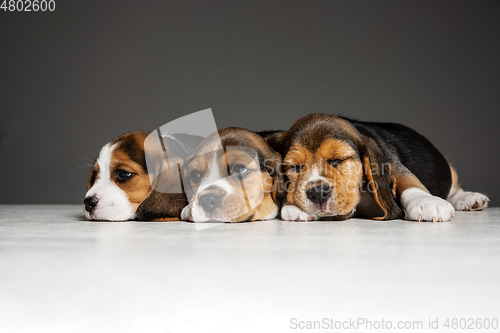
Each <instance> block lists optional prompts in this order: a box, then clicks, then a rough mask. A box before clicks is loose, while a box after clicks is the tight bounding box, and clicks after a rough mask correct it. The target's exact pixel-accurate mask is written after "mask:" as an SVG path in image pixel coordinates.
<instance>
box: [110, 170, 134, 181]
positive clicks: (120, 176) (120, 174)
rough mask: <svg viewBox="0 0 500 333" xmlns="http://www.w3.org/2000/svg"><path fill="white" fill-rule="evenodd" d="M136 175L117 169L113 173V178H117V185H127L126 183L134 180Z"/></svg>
mask: <svg viewBox="0 0 500 333" xmlns="http://www.w3.org/2000/svg"><path fill="white" fill-rule="evenodd" d="M135 175H136V174H135V173H133V172H128V171H125V170H122V169H116V170H115V171H113V177H115V180H116V182H117V183H125V182H126V181H129V180H130V179H132V178H133V177H134V176H135Z"/></svg>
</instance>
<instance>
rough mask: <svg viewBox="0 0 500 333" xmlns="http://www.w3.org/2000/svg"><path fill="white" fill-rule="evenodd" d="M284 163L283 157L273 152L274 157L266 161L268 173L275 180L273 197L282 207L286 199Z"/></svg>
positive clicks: (272, 191)
mask: <svg viewBox="0 0 500 333" xmlns="http://www.w3.org/2000/svg"><path fill="white" fill-rule="evenodd" d="M282 161H283V159H282V158H281V155H280V154H278V153H276V152H273V157H272V158H271V159H270V160H269V161H266V169H267V172H268V173H269V175H270V176H271V177H272V178H273V188H272V190H271V197H272V198H273V201H274V202H275V203H276V204H277V205H280V204H281V202H282V201H283V200H284V199H285V198H286V189H285V173H284V168H283V162H282Z"/></svg>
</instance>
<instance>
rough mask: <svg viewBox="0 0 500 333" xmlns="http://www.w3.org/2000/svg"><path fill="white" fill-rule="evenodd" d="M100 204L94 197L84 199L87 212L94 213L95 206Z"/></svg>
mask: <svg viewBox="0 0 500 333" xmlns="http://www.w3.org/2000/svg"><path fill="white" fill-rule="evenodd" d="M98 202H99V200H97V199H96V198H94V197H87V198H85V199H83V203H84V204H85V210H86V211H87V212H89V213H92V211H93V210H94V208H95V206H97V203H98Z"/></svg>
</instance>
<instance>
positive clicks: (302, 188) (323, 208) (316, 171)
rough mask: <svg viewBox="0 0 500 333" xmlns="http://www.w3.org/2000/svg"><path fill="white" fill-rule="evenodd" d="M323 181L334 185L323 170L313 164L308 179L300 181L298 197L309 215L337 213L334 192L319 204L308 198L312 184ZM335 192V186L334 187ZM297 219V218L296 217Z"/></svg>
mask: <svg viewBox="0 0 500 333" xmlns="http://www.w3.org/2000/svg"><path fill="white" fill-rule="evenodd" d="M318 182H321V183H322V184H325V185H328V186H330V187H331V188H332V187H333V185H332V183H331V182H330V181H329V180H328V179H327V178H326V177H324V176H322V172H321V170H320V167H319V166H318V165H316V164H315V165H313V166H312V168H311V170H310V173H309V175H308V176H307V179H306V180H305V181H303V182H300V183H299V186H298V190H299V195H298V199H299V201H300V202H301V203H302V205H303V207H304V209H305V211H307V212H308V214H309V215H311V214H312V215H311V216H313V215H321V216H333V215H337V211H336V207H335V196H334V195H333V193H330V195H329V196H328V199H327V200H326V201H325V202H324V203H322V204H321V205H318V204H316V203H314V202H312V201H311V200H309V199H308V198H307V190H308V189H309V188H310V187H311V186H312V184H315V183H318ZM332 192H333V188H332ZM294 220H295V219H294Z"/></svg>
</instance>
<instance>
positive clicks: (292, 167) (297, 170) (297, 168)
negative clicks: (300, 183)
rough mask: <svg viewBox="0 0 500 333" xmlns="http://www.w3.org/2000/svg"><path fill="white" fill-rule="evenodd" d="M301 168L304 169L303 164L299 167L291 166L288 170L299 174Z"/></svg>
mask: <svg viewBox="0 0 500 333" xmlns="http://www.w3.org/2000/svg"><path fill="white" fill-rule="evenodd" d="M303 167H304V164H301V165H292V166H291V167H290V169H289V170H292V171H295V172H301V171H302V168H303Z"/></svg>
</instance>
